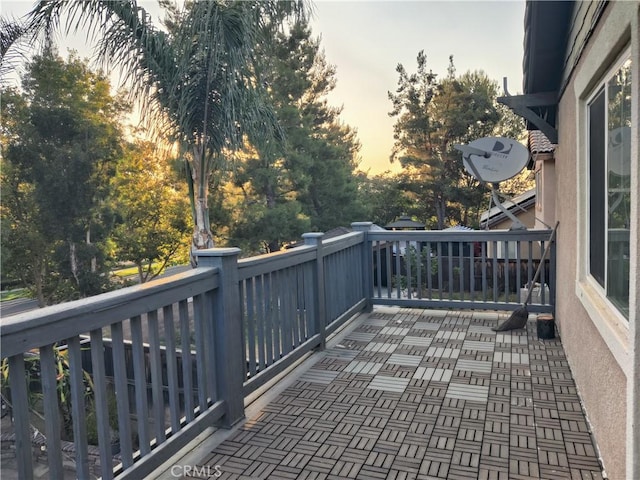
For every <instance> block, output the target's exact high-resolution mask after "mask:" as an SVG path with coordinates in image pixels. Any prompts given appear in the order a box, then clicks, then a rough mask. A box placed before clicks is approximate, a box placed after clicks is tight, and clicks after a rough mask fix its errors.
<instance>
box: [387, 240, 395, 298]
mask: <svg viewBox="0 0 640 480" xmlns="http://www.w3.org/2000/svg"><path fill="white" fill-rule="evenodd" d="M394 248H395V242H393V241H391V242H390V241H387V247H386V252H387V253H386V256H385V258H386V263H387V298H391V293H392V291H393V270H392V268H391V259H392V257H393V250H394Z"/></svg>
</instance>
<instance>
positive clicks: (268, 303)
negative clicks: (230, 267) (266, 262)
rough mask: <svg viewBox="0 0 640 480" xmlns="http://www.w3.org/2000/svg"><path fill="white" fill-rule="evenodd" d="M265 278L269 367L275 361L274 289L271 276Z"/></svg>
mask: <svg viewBox="0 0 640 480" xmlns="http://www.w3.org/2000/svg"><path fill="white" fill-rule="evenodd" d="M262 278H263V286H264V299H263V303H264V322H265V328H266V331H265V337H266V338H265V345H266V351H265V354H266V356H267V362H268V364H269V365H272V364H273V361H274V348H273V342H274V331H273V313H272V312H273V299H272V297H271V295H272V288H271V274H270V273H267V274H265V275H263V276H262Z"/></svg>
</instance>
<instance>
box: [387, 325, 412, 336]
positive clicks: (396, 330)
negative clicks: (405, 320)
mask: <svg viewBox="0 0 640 480" xmlns="http://www.w3.org/2000/svg"><path fill="white" fill-rule="evenodd" d="M407 333H409V328H403V327H384V328H383V329H382V330H380V334H381V335H396V336H405V335H406V334H407Z"/></svg>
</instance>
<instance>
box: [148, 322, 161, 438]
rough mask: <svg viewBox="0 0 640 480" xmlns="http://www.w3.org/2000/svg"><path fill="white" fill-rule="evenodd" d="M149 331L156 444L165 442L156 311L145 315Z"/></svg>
mask: <svg viewBox="0 0 640 480" xmlns="http://www.w3.org/2000/svg"><path fill="white" fill-rule="evenodd" d="M147 327H148V330H149V359H150V361H151V362H150V363H151V394H152V397H153V423H154V427H155V428H154V431H155V436H156V437H155V438H156V443H157V444H158V445H160V444H161V443H164V441H165V429H164V428H165V427H164V398H163V396H162V358H161V357H160V338H159V334H158V311H157V310H152V311H151V312H149V313H147Z"/></svg>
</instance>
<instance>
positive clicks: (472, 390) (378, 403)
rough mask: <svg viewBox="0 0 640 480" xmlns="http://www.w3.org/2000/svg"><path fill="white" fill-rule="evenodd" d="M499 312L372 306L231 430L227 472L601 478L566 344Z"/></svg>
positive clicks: (218, 449) (308, 476)
mask: <svg viewBox="0 0 640 480" xmlns="http://www.w3.org/2000/svg"><path fill="white" fill-rule="evenodd" d="M504 318H506V317H505V315H504V314H502V316H499V315H498V314H492V313H491V312H466V313H459V312H441V313H440V312H434V311H424V310H419V309H401V308H385V309H382V310H381V311H380V312H377V311H376V310H374V311H373V312H372V313H371V314H370V315H369V316H368V317H367V318H366V319H364V320H363V321H361V322H360V324H359V326H358V327H357V328H355V329H353V330H352V331H351V332H350V333H348V334H346V336H345V337H344V338H342V339H338V340H337V341H336V342H334V343H336V344H337V345H338V347H336V346H335V345H333V346H331V347H329V348H327V350H326V351H325V352H324V353H322V354H320V355H318V361H317V362H316V363H315V364H314V365H313V366H312V367H311V368H308V369H307V370H306V372H304V373H303V374H302V375H300V377H299V378H298V379H296V380H295V381H293V382H291V384H290V386H289V387H288V388H286V389H284V390H283V391H282V392H280V393H279V394H277V395H276V396H275V397H274V398H275V400H274V401H273V402H272V403H270V404H268V405H265V406H264V407H263V408H262V409H261V411H260V412H259V413H258V414H256V415H255V416H254V417H253V418H249V419H247V421H246V422H245V423H244V424H243V425H241V426H240V427H239V428H238V429H237V430H236V431H235V432H234V433H233V434H231V435H230V436H229V438H228V439H227V440H226V441H224V442H222V443H221V444H219V445H217V446H215V448H212V450H211V453H209V455H207V456H206V458H205V459H204V460H205V463H204V464H206V465H211V466H214V465H215V466H218V467H219V468H220V470H221V471H222V472H223V474H224V477H223V478H229V479H236V478H237V479H245V480H246V479H252V480H257V479H265V480H266V479H269V480H271V479H277V480H285V479H289V478H291V479H303V480H339V479H363V480H364V479H366V480H375V479H385V480H387V479H392V480H418V479H427V478H429V479H438V478H442V479H445V478H448V479H476V478H477V479H483V480H489V479H492V480H507V479H509V480H511V479H537V478H553V479H556V478H559V479H560V478H572V479H598V480H601V479H602V471H601V467H600V464H599V461H598V458H597V454H596V449H595V447H594V445H593V442H592V437H591V434H590V432H589V429H588V424H587V422H586V419H585V417H584V414H583V412H582V410H581V404H580V399H579V398H578V396H577V393H576V388H575V385H574V383H573V379H572V377H571V371H570V369H569V365H568V362H567V359H566V357H565V355H564V352H563V350H562V345H561V343H560V341H559V340H558V339H555V340H553V341H545V342H541V341H539V340H538V339H537V336H536V333H535V327H534V326H533V325H528V327H527V329H526V331H525V330H518V331H512V332H500V333H496V332H493V331H492V330H491V327H492V326H495V325H497V324H498V322H499V319H501V320H504Z"/></svg>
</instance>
